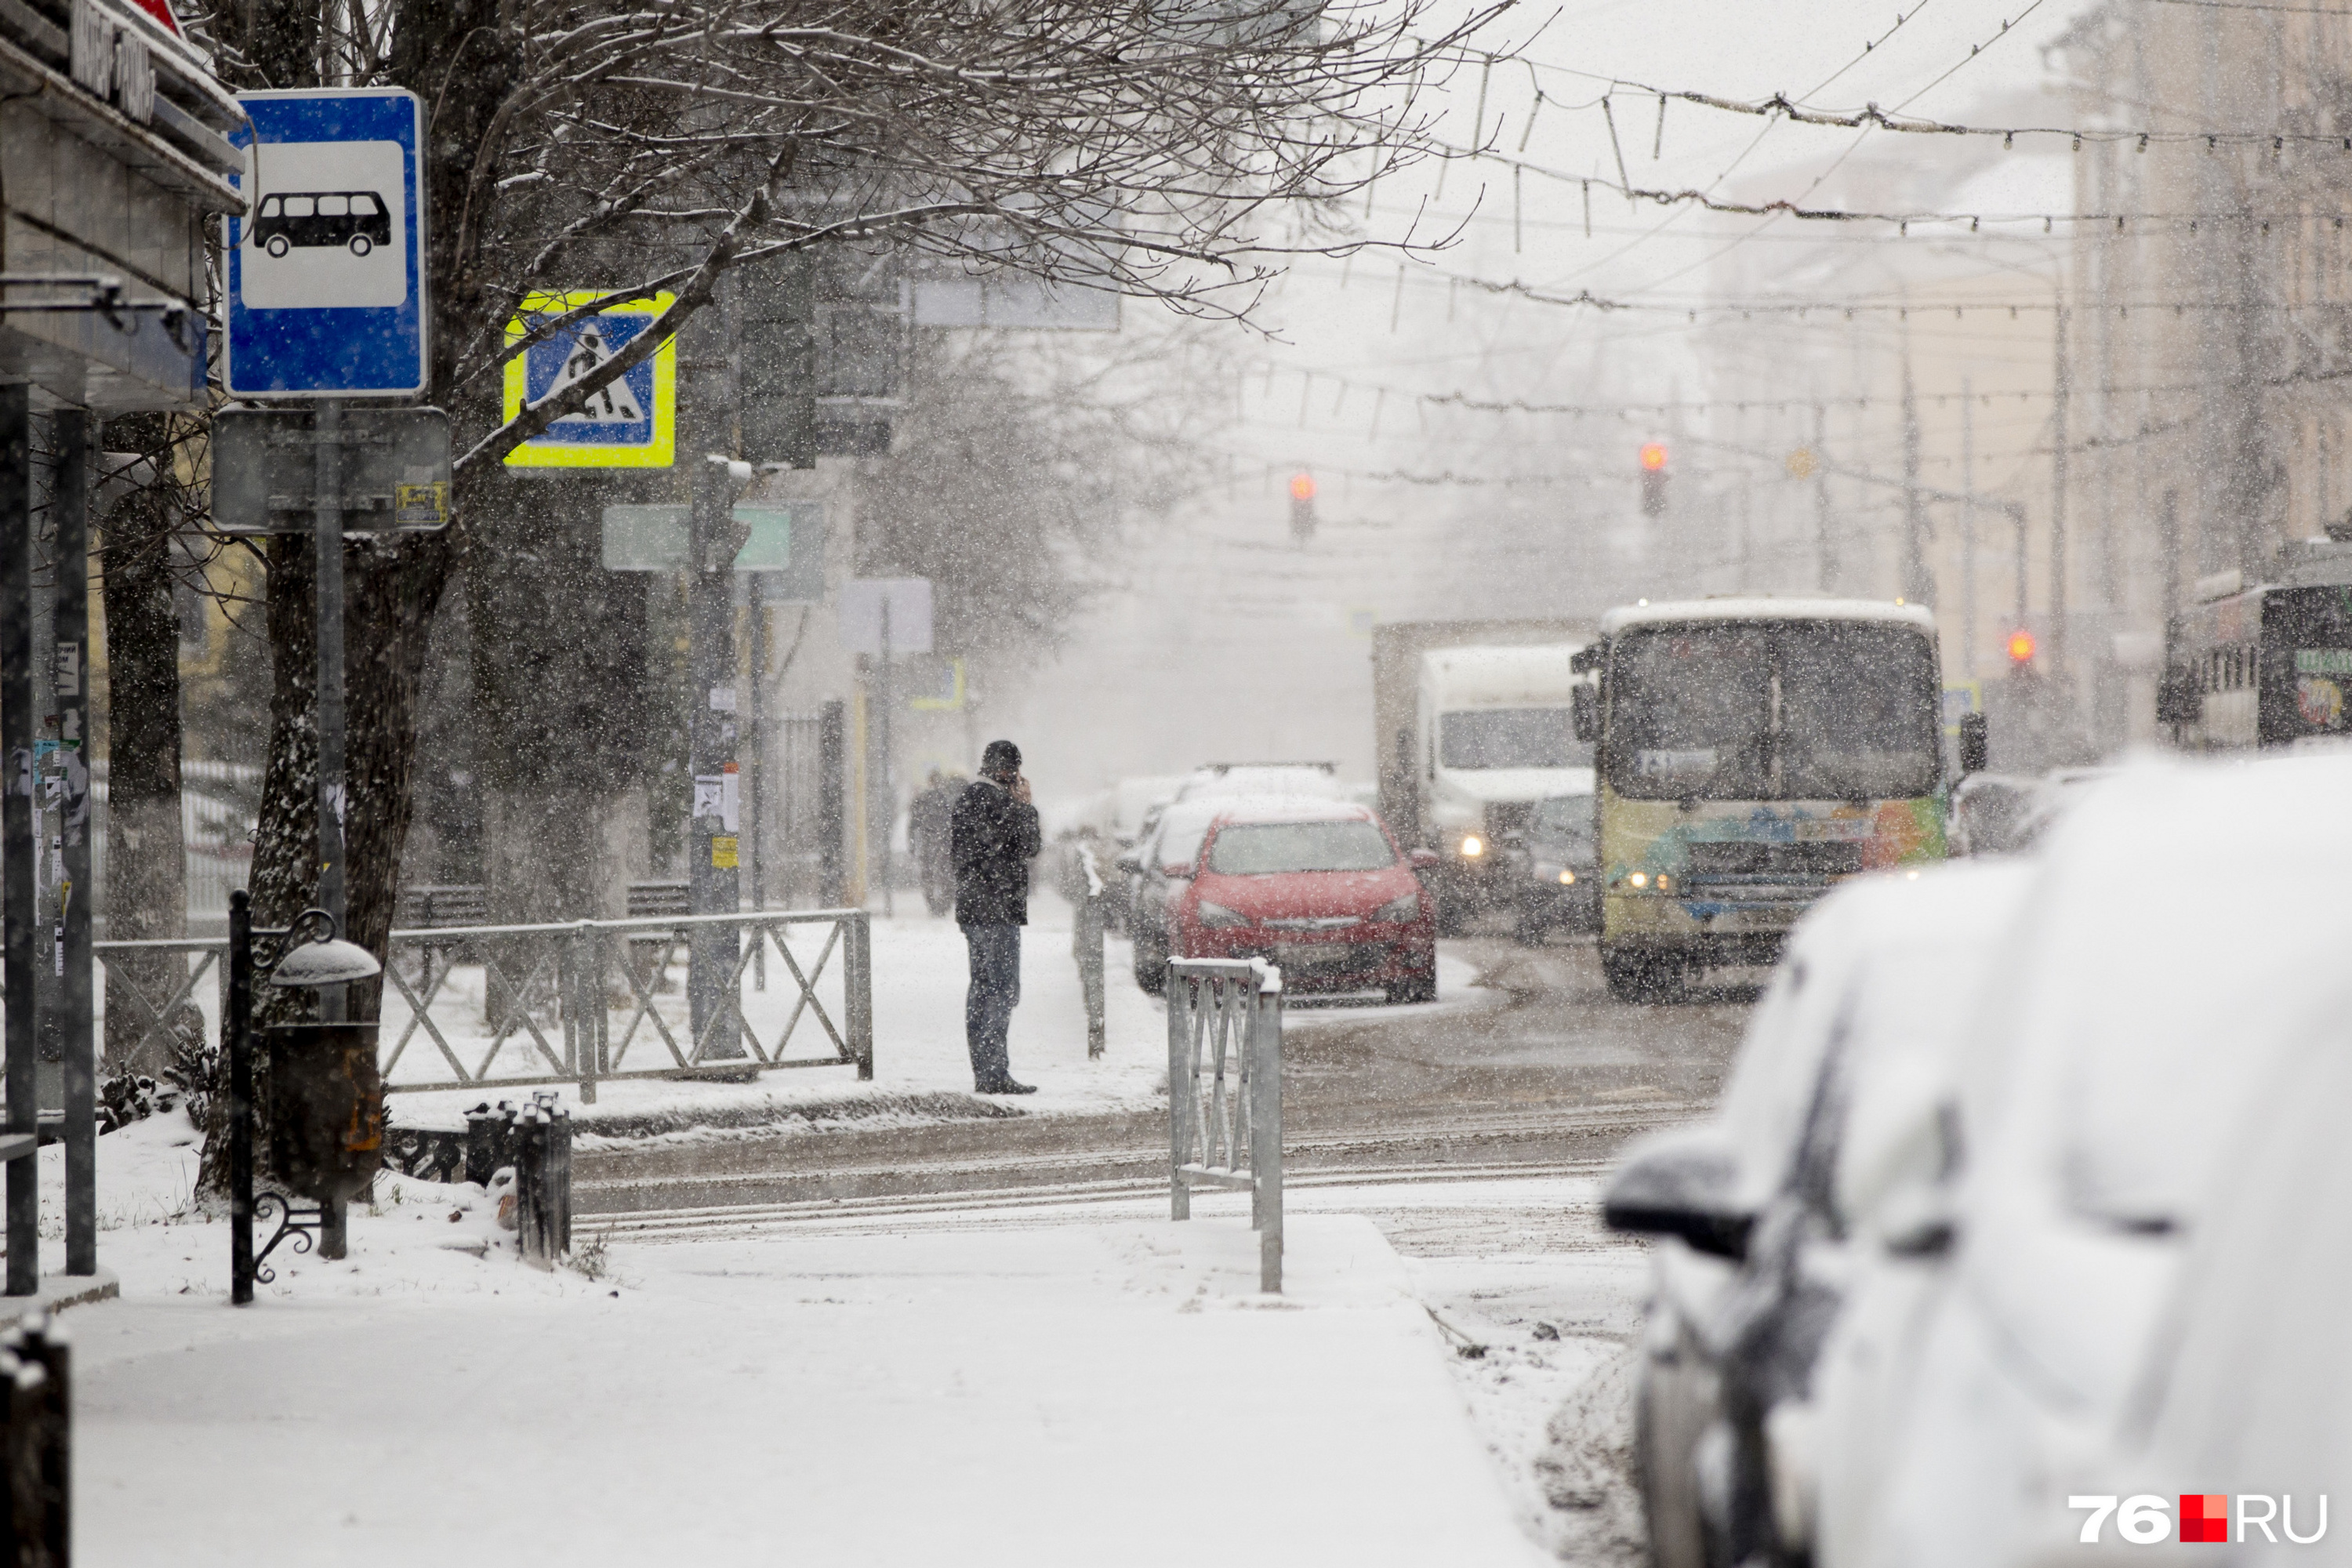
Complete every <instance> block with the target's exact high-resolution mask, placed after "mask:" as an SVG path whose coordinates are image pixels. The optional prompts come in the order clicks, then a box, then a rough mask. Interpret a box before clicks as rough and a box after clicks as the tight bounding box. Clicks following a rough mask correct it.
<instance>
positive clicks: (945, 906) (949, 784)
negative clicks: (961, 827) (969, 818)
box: [907, 768, 963, 915]
mask: <svg viewBox="0 0 2352 1568" xmlns="http://www.w3.org/2000/svg"><path fill="white" fill-rule="evenodd" d="M962 784H963V779H962V777H961V775H960V774H954V773H941V772H940V770H939V769H937V768H933V769H932V770H931V776H930V779H929V783H928V784H926V785H925V786H924V789H923V793H922V794H920V795H917V796H916V797H915V799H914V803H913V804H912V805H909V806H908V808H907V832H908V837H911V838H912V839H913V840H914V841H915V868H916V871H917V873H918V874H919V876H920V877H921V879H922V883H923V907H924V908H926V909H928V910H930V911H931V913H933V914H935V915H943V914H945V913H947V912H948V910H950V908H951V907H953V905H954V903H955V891H956V874H955V852H954V848H953V847H952V845H951V843H950V839H951V838H952V836H953V833H954V822H955V807H956V799H957V797H958V796H959V795H961V794H962V787H961V786H962Z"/></svg>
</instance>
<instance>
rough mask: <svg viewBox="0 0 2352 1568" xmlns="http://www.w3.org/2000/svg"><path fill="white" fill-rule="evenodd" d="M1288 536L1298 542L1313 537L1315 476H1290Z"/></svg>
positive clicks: (1303, 541)
mask: <svg viewBox="0 0 2352 1568" xmlns="http://www.w3.org/2000/svg"><path fill="white" fill-rule="evenodd" d="M1290 537H1291V539H1292V540H1293V541H1294V542H1297V543H1299V544H1304V543H1306V542H1307V541H1308V540H1310V539H1312V538H1314V537H1315V476H1314V475H1313V474H1308V473H1297V474H1293V475H1291V476H1290Z"/></svg>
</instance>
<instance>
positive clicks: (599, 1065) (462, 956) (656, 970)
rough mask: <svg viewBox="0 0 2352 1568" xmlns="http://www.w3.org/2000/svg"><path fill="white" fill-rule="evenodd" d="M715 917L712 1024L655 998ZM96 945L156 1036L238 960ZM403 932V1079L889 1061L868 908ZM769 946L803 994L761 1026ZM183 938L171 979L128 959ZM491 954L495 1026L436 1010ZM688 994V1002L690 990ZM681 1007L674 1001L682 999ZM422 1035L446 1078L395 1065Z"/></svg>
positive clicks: (392, 1032)
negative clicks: (722, 947)
mask: <svg viewBox="0 0 2352 1568" xmlns="http://www.w3.org/2000/svg"><path fill="white" fill-rule="evenodd" d="M811 926H823V927H829V928H830V929H829V930H827V931H825V933H824V942H823V945H822V947H821V948H820V949H819V950H818V952H817V953H816V956H815V957H814V959H813V960H807V959H803V957H802V956H800V955H798V954H795V953H794V952H793V949H792V946H791V945H790V943H789V942H787V941H786V940H785V937H786V934H787V933H788V932H790V931H793V930H794V929H796V928H801V927H811ZM711 927H719V928H730V929H732V930H733V931H735V933H736V939H735V949H736V952H735V957H734V962H733V973H732V974H731V975H730V977H729V983H727V984H722V985H721V986H720V987H719V994H720V996H721V997H722V998H723V999H724V1001H725V1005H722V1006H720V1007H719V1008H717V1009H715V1010H713V1011H712V1013H711V1015H710V1016H708V1017H706V1018H704V1019H702V1020H700V1021H699V1025H698V1026H697V1025H696V1023H695V1021H693V1020H691V1019H690V1018H679V1017H677V1016H665V1010H664V1009H663V1008H662V1007H660V1006H657V1005H656V1001H655V998H656V994H657V993H659V992H660V991H661V989H662V987H663V984H664V983H665V980H666V977H667V974H668V972H669V971H670V969H671V968H672V966H673V965H675V964H676V963H677V962H678V960H679V959H680V958H681V957H682V956H683V955H684V953H685V952H686V950H687V945H688V936H689V933H691V932H692V931H695V930H696V929H698V928H706V929H707V928H711ZM747 935H748V936H749V937H750V938H751V942H748V943H747V942H744V941H743V938H744V937H745V936H747ZM92 945H93V948H94V950H95V952H96V954H97V957H98V959H99V960H100V963H102V964H103V965H104V966H105V969H106V977H107V1005H108V1006H109V1007H110V1008H112V1007H115V1006H121V1005H127V1006H130V1007H131V1008H133V1009H135V1010H136V1011H137V1013H138V1015H139V1016H140V1019H141V1022H142V1026H143V1029H142V1035H141V1037H140V1041H139V1048H142V1049H143V1048H145V1047H147V1046H149V1045H151V1044H152V1043H154V1042H155V1041H156V1040H157V1039H159V1038H161V1037H165V1036H167V1035H168V1034H169V1033H170V1032H172V1031H173V1029H174V1028H175V1027H181V1026H184V1021H185V1014H186V1012H187V1009H188V1008H190V1007H191V1006H194V1001H193V998H194V994H195V991H196V987H197V986H198V984H200V983H201V982H202V981H203V980H204V979H205V976H206V975H207V974H211V975H213V976H215V983H216V984H218V983H220V978H221V977H222V976H223V974H224V972H225V968H226V965H225V964H224V963H223V957H224V955H225V953H226V942H210V941H201V940H188V941H172V942H97V943H94V944H92ZM389 945H390V952H389V955H388V956H389V959H390V962H388V963H386V964H385V965H384V974H383V1004H382V1005H381V1007H380V1009H379V1014H380V1017H381V1021H382V1027H381V1028H380V1030H379V1032H378V1039H379V1045H378V1051H379V1058H378V1059H379V1064H380V1066H381V1068H382V1070H383V1077H384V1083H385V1086H386V1087H387V1088H388V1089H395V1090H425V1089H505V1088H520V1087H524V1086H528V1085H533V1084H555V1083H571V1084H576V1085H577V1086H578V1087H579V1090H580V1098H581V1100H582V1101H583V1103H593V1101H594V1100H595V1098H596V1085H597V1083H598V1082H599V1081H601V1080H604V1079H631V1078H658V1077H664V1076H668V1075H674V1074H677V1073H680V1072H693V1071H696V1070H698V1069H718V1070H730V1071H732V1070H747V1069H748V1070H751V1071H768V1070H772V1069H775V1068H804V1067H854V1068H856V1069H857V1076H858V1077H859V1078H860V1079H871V1078H872V1077H873V1076H874V986H873V945H872V932H871V930H870V927H869V925H868V923H867V920H866V911H865V910H757V911H748V912H745V913H742V914H733V915H726V914H720V915H684V916H674V917H661V918H655V919H646V920H625V921H565V922H560V923H548V924H538V925H504V926H492V925H482V926H436V927H428V928H421V929H413V930H401V931H394V932H393V933H392V938H391V942H390V944H389ZM769 949H772V950H773V951H774V954H775V956H776V958H777V960H778V961H779V962H781V963H782V967H783V969H784V972H785V973H786V974H787V975H788V976H789V977H790V980H791V985H790V987H788V988H787V989H788V990H791V991H795V992H796V993H797V994H794V995H793V997H792V1000H791V1001H790V1003H789V1005H788V1008H786V1009H785V1010H784V1011H783V1016H782V1018H781V1020H778V1021H774V1022H772V1024H770V1025H765V1026H762V1025H759V1024H755V1023H754V1022H753V1020H751V1019H750V1018H747V1017H746V1016H745V1015H744V1008H743V977H744V974H745V972H746V971H747V970H748V969H749V968H750V967H751V963H752V961H753V958H754V955H755V954H759V953H762V952H766V951H767V950H769ZM169 954H181V955H186V956H184V958H183V965H184V968H181V969H173V967H171V966H168V965H167V966H165V971H166V977H165V979H164V981H163V982H162V985H163V990H162V991H161V993H160V994H152V993H151V987H152V986H153V985H154V984H156V983H155V982H154V981H152V978H151V975H152V970H153V968H154V967H155V966H154V965H153V964H152V963H143V964H142V963H124V962H122V961H123V960H125V959H131V958H133V957H134V956H143V955H158V956H162V955H169ZM188 957H193V958H194V963H188V962H187V958H188ZM836 958H838V961H839V964H838V967H839V970H840V975H841V999H840V1002H839V1004H838V1013H839V1016H835V1010H834V1009H829V1008H828V1007H827V1006H826V1005H825V1003H824V1001H823V1000H822V999H821V998H820V997H819V996H818V994H817V987H818V983H819V981H821V980H822V979H824V976H825V974H826V973H827V972H828V970H829V969H830V968H831V967H833V966H834V965H835V959H836ZM476 964H478V966H479V967H480V970H481V973H482V1007H483V1014H482V1023H483V1026H482V1027H481V1028H480V1029H478V1030H467V1029H461V1028H457V1027H456V1026H455V1025H454V1022H453V1021H451V1020H449V1019H447V1018H446V1017H436V1016H435V1008H436V1004H444V1003H445V993H446V991H447V989H448V986H449V982H450V979H451V977H452V976H453V975H454V974H456V973H457V972H458V971H459V970H461V969H464V968H468V967H471V966H474V965H476ZM615 998H618V1001H617V1004H616V1002H615ZM677 1001H678V1005H681V1006H682V1005H684V998H683V996H682V995H681V996H680V997H679V998H678V999H677ZM443 1010H444V1012H445V1013H446V1005H444V1007H443ZM676 1011H677V1008H676V1007H673V1008H671V1009H669V1012H670V1013H671V1014H672V1015H674V1014H675V1013H676ZM215 1016H217V1009H215ZM616 1020H617V1022H616ZM804 1025H809V1026H814V1028H815V1029H816V1030H817V1031H819V1032H820V1033H821V1034H822V1036H823V1037H824V1040H825V1041H826V1042H828V1043H829V1045H830V1047H831V1054H830V1055H823V1056H805V1055H804V1056H787V1055H786V1054H785V1052H786V1049H787V1047H789V1046H790V1045H791V1044H792V1043H793V1037H794V1036H795V1035H796V1034H799V1033H801V1032H802V1031H803V1026H804ZM763 1029H764V1031H765V1037H764V1038H763V1037H762V1032H763ZM512 1045H522V1046H525V1047H527V1049H526V1050H525V1052H524V1066H523V1068H522V1070H520V1071H518V1070H511V1068H509V1067H507V1066H503V1065H502V1064H501V1063H500V1060H499V1058H501V1057H502V1056H508V1055H510V1054H511V1053H509V1046H512ZM420 1047H421V1048H425V1049H427V1050H428V1051H429V1052H437V1053H438V1054H439V1056H440V1058H441V1060H442V1062H443V1063H445V1064H446V1066H447V1068H448V1076H447V1077H446V1078H415V1077H412V1078H401V1077H398V1076H396V1069H397V1068H399V1067H400V1065H401V1063H402V1061H403V1060H404V1058H406V1056H407V1055H408V1053H409V1052H410V1051H411V1050H412V1049H415V1048H420ZM633 1051H635V1055H634V1056H633V1055H632V1052H633Z"/></svg>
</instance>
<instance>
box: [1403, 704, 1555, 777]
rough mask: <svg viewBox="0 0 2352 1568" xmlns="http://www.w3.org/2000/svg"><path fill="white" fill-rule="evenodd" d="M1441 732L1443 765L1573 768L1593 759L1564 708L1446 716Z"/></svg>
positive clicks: (1441, 718)
mask: <svg viewBox="0 0 2352 1568" xmlns="http://www.w3.org/2000/svg"><path fill="white" fill-rule="evenodd" d="M1437 733H1438V745H1437V750H1438V756H1437V760H1438V763H1440V765H1442V766H1444V767H1449V768H1569V767H1579V766H1581V765H1582V764H1584V763H1589V762H1591V760H1592V758H1591V747H1589V746H1587V745H1586V744H1585V743H1584V742H1580V741H1579V740H1578V739H1577V738H1576V731H1575V725H1574V721H1573V720H1572V718H1571V717H1570V711H1569V710H1567V709H1565V708H1488V709H1472V710H1465V711H1461V712H1455V713H1444V714H1440V715H1439V716H1438V721H1437Z"/></svg>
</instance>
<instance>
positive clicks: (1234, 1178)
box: [1168, 958, 1282, 1291]
mask: <svg viewBox="0 0 2352 1568" xmlns="http://www.w3.org/2000/svg"><path fill="white" fill-rule="evenodd" d="M1168 1184H1169V1194H1168V1195H1169V1210H1170V1215H1171V1218H1175V1219H1189V1218H1191V1217H1192V1189H1193V1188H1194V1187H1228V1188H1236V1189H1241V1190H1244V1191H1246V1192H1247V1193H1248V1194H1250V1224H1251V1226H1253V1227H1255V1229H1256V1231H1257V1234H1258V1288H1259V1289H1263V1290H1267V1291H1278V1290H1280V1289H1282V971H1281V970H1279V969H1276V968H1275V967H1274V966H1273V965H1271V964H1268V963H1265V962H1264V961H1263V960H1255V959H1254V960H1248V961H1243V960H1238V959H1215V958H1175V959H1171V960H1169V962H1168Z"/></svg>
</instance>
